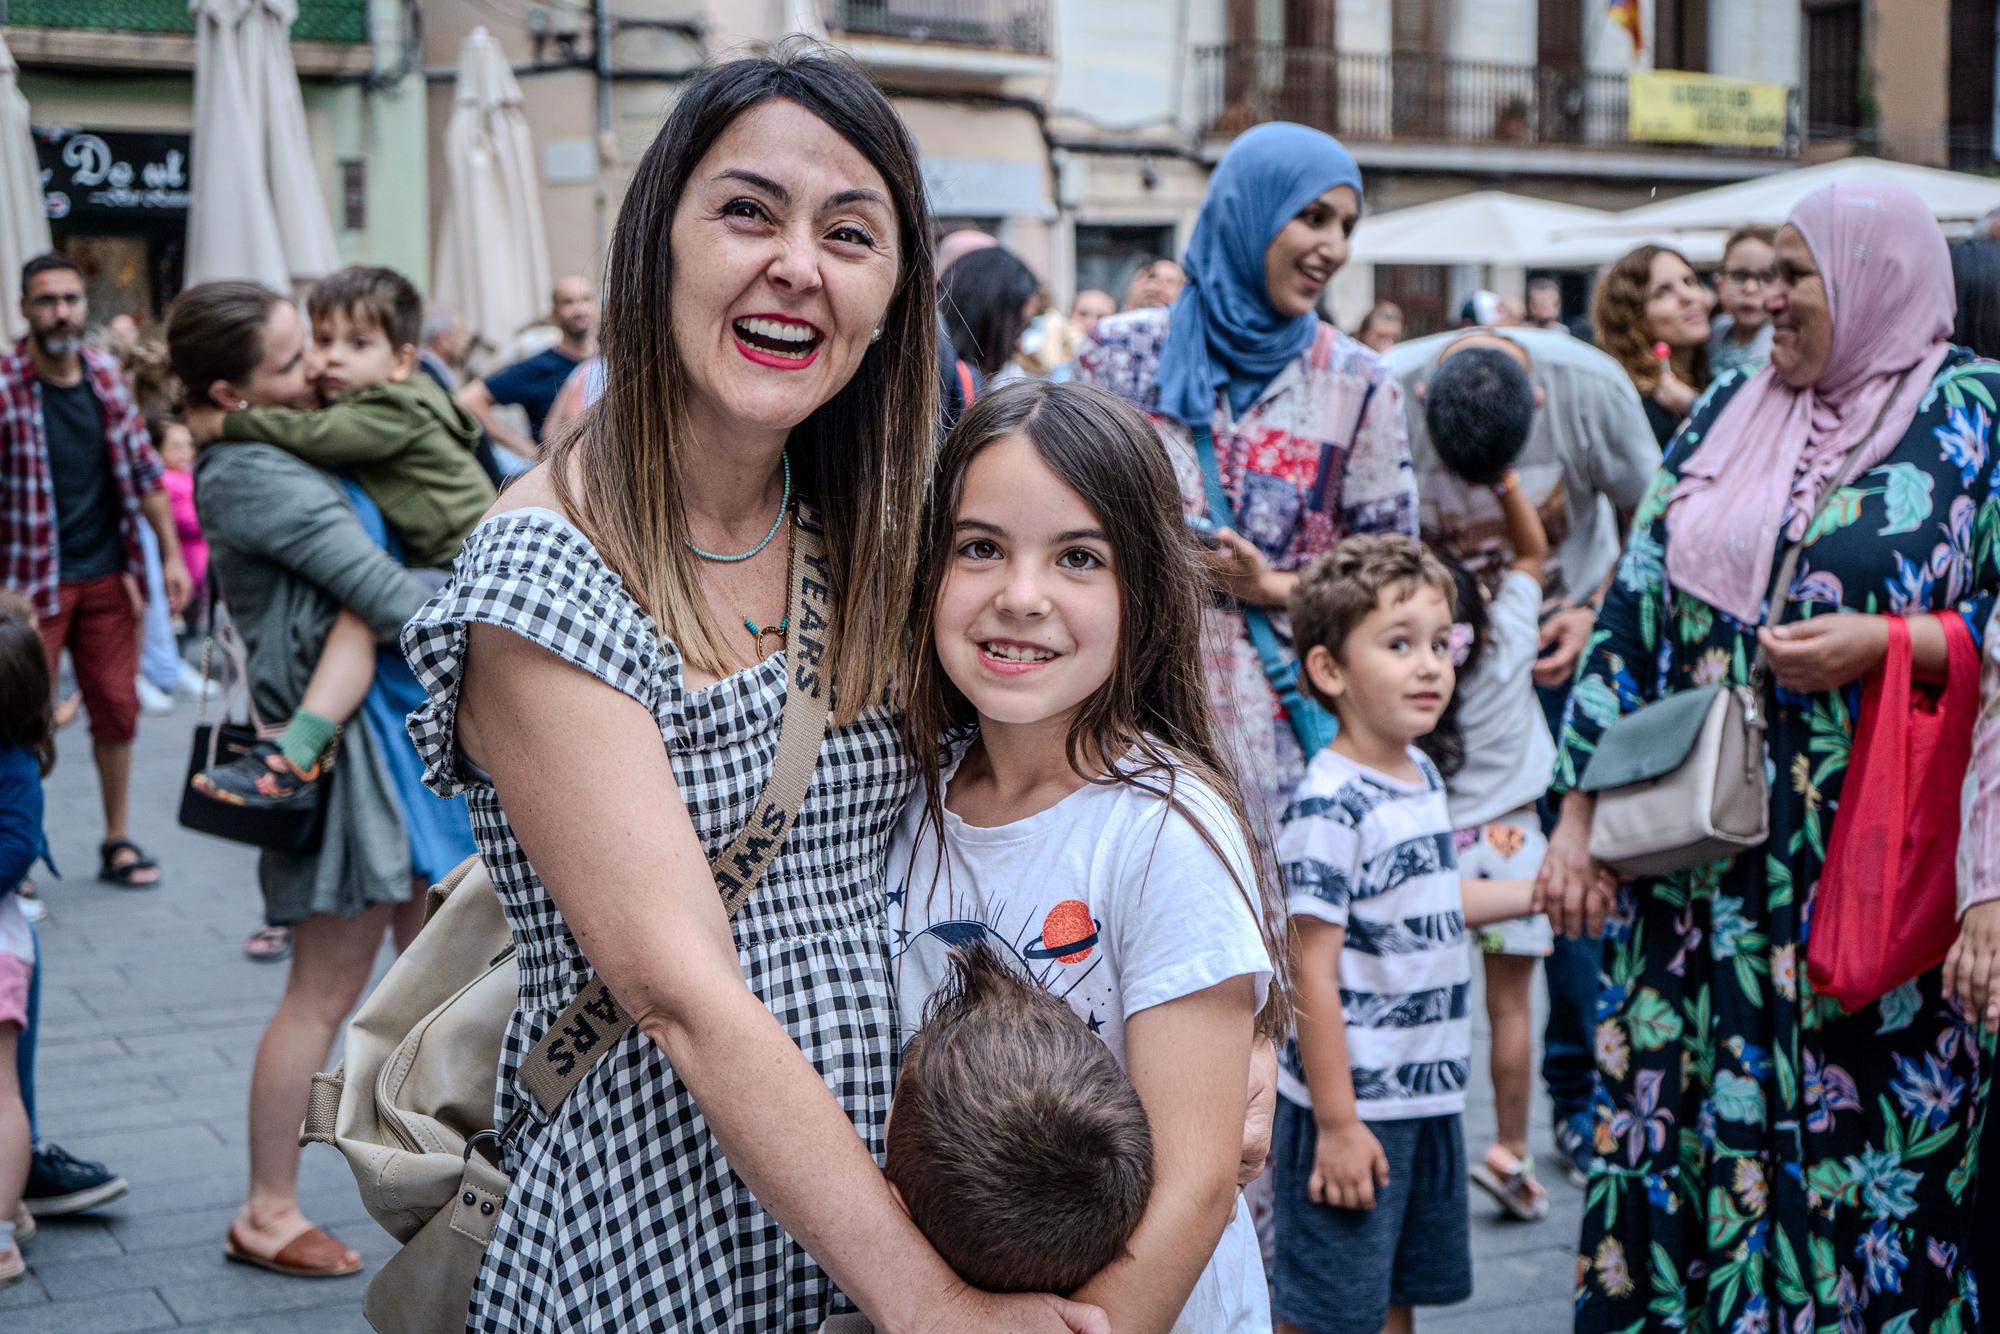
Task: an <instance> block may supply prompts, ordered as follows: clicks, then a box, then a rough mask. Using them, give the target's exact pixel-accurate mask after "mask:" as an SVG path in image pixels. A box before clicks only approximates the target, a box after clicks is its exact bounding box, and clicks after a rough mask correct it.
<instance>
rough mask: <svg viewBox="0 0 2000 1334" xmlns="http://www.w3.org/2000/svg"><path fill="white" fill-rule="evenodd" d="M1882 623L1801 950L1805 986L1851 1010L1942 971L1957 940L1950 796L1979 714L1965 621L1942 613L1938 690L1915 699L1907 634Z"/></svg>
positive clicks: (1898, 625)
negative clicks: (1885, 641)
mask: <svg viewBox="0 0 2000 1334" xmlns="http://www.w3.org/2000/svg"><path fill="white" fill-rule="evenodd" d="M1887 619H1888V623H1889V648H1888V652H1887V653H1886V654H1885V655H1884V656H1883V659H1882V665H1881V667H1880V668H1878V669H1877V670H1876V671H1875V672H1874V673H1873V674H1872V675H1871V676H1870V677H1869V678H1868V684H1867V686H1866V687H1865V688H1864V689H1863V691H1862V695H1861V713H1860V716H1859V717H1858V718H1857V719H1856V720H1855V727H1854V744H1853V748H1852V750H1851V751H1850V752H1849V755H1848V761H1847V776H1846V778H1845V779H1844V780H1843V781H1842V783H1841V789H1840V791H1841V798H1840V808H1839V811H1838V812H1837V813H1836V814H1835V816H1834V820H1833V839H1832V842H1831V843H1830V844H1829V845H1828V847H1827V852H1826V867H1825V869H1824V870H1823V871H1822V872H1821V874H1820V880H1819V888H1818V890H1817V891H1816V892H1815V895H1814V899H1813V910H1812V932H1811V939H1810V942H1809V944H1808V945H1807V948H1806V974H1807V976H1808V977H1809V978H1810V979H1811V980H1812V985H1813V989H1814V990H1815V991H1817V992H1819V993H1820V994H1821V995H1824V996H1831V997H1833V998H1834V999H1835V1000H1836V1001H1839V1002H1840V1005H1841V1008H1843V1009H1845V1010H1849V1011H1852V1010H1857V1009H1859V1008H1861V1007H1862V1006H1864V1005H1869V1004H1873V1003H1874V1002H1875V1001H1877V1000H1880V999H1881V998H1882V997H1883V996H1885V995H1887V994H1888V993H1889V992H1891V991H1893V990H1895V989H1896V988H1897V987H1899V986H1901V985H1902V984H1903V983H1905V982H1907V981H1909V980H1910V979H1911V978H1913V977H1916V976H1917V975H1918V974H1920V973H1923V972H1925V971H1926V970H1928V969H1931V968H1934V967H1936V966H1937V965H1938V964H1940V963H1942V962H1943V961H1944V956H1945V954H1946V953H1947V952H1949V951H1950V949H1951V945H1952V942H1953V941H1954V940H1956V939H1957V938H1958V889H1957V883H1956V874H1957V853H1958V825H1959V791H1960V789H1961V788H1962V787H1963V785H1964V782H1965V770H1966V766H1967V765H1968V764H1970V763H1971V761H1972V725H1973V723H1974V721H1975V720H1976V719H1977V717H1978V714H1979V650H1978V649H1977V648H1976V647H1975V646H1974V645H1973V642H1972V632H1971V631H1970V630H1968V629H1967V628H1966V625H1965V618H1964V617H1963V616H1960V615H1958V614H1956V613H1946V614H1943V615H1940V616H1939V617H1938V623H1939V624H1940V625H1942V626H1943V627H1944V637H1945V647H1946V649H1947V651H1948V658H1947V675H1946V678H1945V688H1944V690H1943V692H1942V694H1933V693H1932V692H1930V691H1928V690H1925V691H1920V692H1918V693H1917V694H1916V695H1915V696H1914V697H1913V696H1912V693H1911V690H1910V627H1909V625H1908V623H1907V622H1905V621H1904V620H1903V618H1902V617H1900V616H1891V617H1888V618H1887Z"/></svg>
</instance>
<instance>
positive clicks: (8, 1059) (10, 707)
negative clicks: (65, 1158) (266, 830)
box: [0, 592, 56, 1288]
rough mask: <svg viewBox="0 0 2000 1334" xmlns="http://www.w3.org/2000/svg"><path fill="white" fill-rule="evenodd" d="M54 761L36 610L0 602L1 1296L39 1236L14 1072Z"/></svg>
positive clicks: (24, 1019) (30, 972) (31, 962)
mask: <svg viewBox="0 0 2000 1334" xmlns="http://www.w3.org/2000/svg"><path fill="white" fill-rule="evenodd" d="M55 758H56V748H55V714H54V709H53V702H52V701H51V699H50V692H49V666H48V660H47V659H46V658H44V657H43V656H42V637H41V634H40V633H39V632H38V631H37V630H36V628H35V608H34V605H33V604H32V603H30V602H29V601H28V600H27V599H26V598H24V597H22V596H21V595H20V594H19V593H11V592H6V593H0V1288H4V1287H6V1286H7V1285H8V1284H10V1283H12V1282H14V1281H15V1280H16V1279H18V1278H20V1277H21V1275H23V1274H25V1273H27V1272H28V1269H27V1263H26V1262H25V1261H24V1260H22V1258H21V1248H20V1243H21V1242H23V1241H26V1240H27V1239H28V1238H29V1237H30V1236H31V1235H33V1233H34V1230H35V1220H34V1219H33V1218H32V1217H30V1216H29V1214H28V1211H27V1210H26V1209H25V1208H23V1207H22V1205H21V1190H22V1188H23V1187H24V1186H25V1185H26V1184H27V1180H28V1157H29V1154H30V1152H31V1151H32V1149H33V1137H32V1136H31V1135H30V1134H29V1131H28V1109H27V1105H26V1104H25V1103H24V1102H23V1101H22V1098H21V1084H20V1075H19V1073H18V1071H17V1070H16V1067H15V1055H16V1053H17V1050H18V1048H19V1046H20V1043H21V1035H22V1031H23V1030H24V1029H25V1028H26V1027H27V1026H28V988H29V985H30V984H31V983H32V982H33V981H34V975H35V934H34V928H33V927H31V926H29V925H28V919H27V918H26V917H25V916H23V915H22V912H21V900H20V896H19V895H18V894H17V893H15V887H16V886H17V885H19V884H20V883H21V878H22V877H23V876H25V875H27V873H28V868H29V867H30V866H32V865H33V864H34V863H35V862H36V861H37V860H43V859H46V858H47V856H48V840H47V838H45V837H44V836H43V834H42V776H43V775H44V774H46V773H47V772H48V771H49V769H50V767H51V766H53V765H54V764H55ZM51 869H53V868H51Z"/></svg>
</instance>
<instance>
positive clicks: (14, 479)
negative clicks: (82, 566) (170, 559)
mask: <svg viewBox="0 0 2000 1334" xmlns="http://www.w3.org/2000/svg"><path fill="white" fill-rule="evenodd" d="M82 356H83V373H84V376H85V378H86V379H88V380H89V381H90V387H91V389H92V391H93V392H95V393H96V395H97V404H98V407H99V409H100V410H101V412H100V415H101V416H102V417H103V419H104V451H105V454H106V456H107V457H108V459H109V460H110V463H111V477H112V480H113V481H115V482H116V483H117V484H118V502H119V505H120V507H121V508H122V509H123V511H124V512H123V515H122V516H121V519H120V524H119V527H120V531H121V532H122V533H123V535H124V538H125V568H126V570H127V571H128V572H130V573H131V574H133V575H135V576H137V577H138V578H139V580H140V581H141V586H142V587H143V586H144V580H145V577H146V557H145V552H144V550H143V549H142V548H141V547H140V545H139V525H140V524H141V523H142V522H144V520H143V518H142V516H141V514H140V512H139V498H140V497H141V496H144V495H149V494H151V493H152V492H154V491H157V490H159V489H160V460H159V456H158V455H156V454H154V453H153V442H152V441H151V440H150V439H149V438H148V437H147V435H146V423H145V422H144V421H143V420H142V419H141V418H140V416H139V409H138V408H136V407H135V406H133V403H132V396H131V395H130V394H129V393H127V392H126V391H125V381H124V380H123V379H121V378H120V377H119V374H118V363H117V362H115V361H112V360H111V359H110V358H109V357H105V356H103V355H101V354H99V353H97V352H95V351H93V350H91V349H89V348H85V349H84V350H83V353H82ZM59 564H60V562H59V557H58V553H57V551H56V493H55V486H54V484H53V481H52V479H51V477H50V473H49V446H48V439H47V437H46V436H45V435H44V434H43V429H42V382H41V380H40V379H39V378H38V377H37V376H36V375H35V364H34V362H32V361H30V360H29V359H28V344H27V340H26V339H23V340H22V341H21V342H19V343H16V344H15V345H14V351H13V353H12V354H11V355H9V356H4V357H0V585H4V586H5V587H7V588H11V589H13V590H15V591H16V592H20V593H25V594H27V595H28V596H29V597H30V598H32V599H34V603H35V608H36V610H37V611H39V612H40V613H41V614H42V615H44V616H53V615H55V614H56V611H57V609H58V606H59V603H58V601H57V597H56V584H57V582H58V581H59V580H60V579H61V577H62V575H61V573H60V569H59Z"/></svg>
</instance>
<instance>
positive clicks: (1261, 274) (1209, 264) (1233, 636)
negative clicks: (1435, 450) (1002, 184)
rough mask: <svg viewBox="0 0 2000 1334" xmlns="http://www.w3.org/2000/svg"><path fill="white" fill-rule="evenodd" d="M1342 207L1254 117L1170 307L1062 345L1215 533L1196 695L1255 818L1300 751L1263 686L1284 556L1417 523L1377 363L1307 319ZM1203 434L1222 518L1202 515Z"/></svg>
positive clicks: (1281, 635)
mask: <svg viewBox="0 0 2000 1334" xmlns="http://www.w3.org/2000/svg"><path fill="white" fill-rule="evenodd" d="M1360 214H1361V172H1360V169H1359V168H1357V167H1356V166H1355V164H1354V159H1353V157H1352V156H1351V155H1350V154H1349V153H1348V151H1347V150H1346V149H1345V148H1343V147H1341V145H1340V144H1339V143H1338V142H1336V141H1335V140H1333V139H1331V138H1329V137H1328V136H1326V135H1324V134H1322V133H1320V132H1319V131H1318V130H1312V129H1307V128H1306V127H1305V126H1303V125H1291V124H1286V123H1283V122H1275V123H1271V124H1265V125H1259V126H1257V127H1255V128H1254V129H1251V130H1249V131H1248V132H1246V133H1244V134H1242V135H1240V136H1238V137H1237V139H1236V141H1235V142H1234V143H1233V144H1231V145H1230V147H1229V151H1228V152H1227V153H1226V154H1224V155H1223V158H1222V161H1221V163H1220V164H1219V165H1218V166H1217V167H1216V169H1215V175H1214V177H1213V178H1212V179H1211V180H1210V182H1209V187H1208V194H1207V196H1206V198H1204V199H1203V201H1202V206H1201V213H1200V215H1199V216H1198V217H1197V218H1196V219H1195V226H1194V234H1193V237H1192V238H1191V239H1190V241H1189V243H1188V251H1187V256H1186V261H1185V267H1186V269H1187V286H1186V287H1185V288H1183V289H1182V291H1181V294H1180V297H1179V299H1177V300H1176V301H1175V302H1174V305H1173V307H1172V308H1171V309H1158V308H1155V309H1149V310H1135V311H1130V312H1127V313H1126V314H1123V315H1116V316H1112V317H1111V318H1109V319H1105V320H1102V321H1100V322H1099V323H1098V326H1097V332H1096V334H1095V336H1094V338H1092V339H1088V340H1086V341H1085V343H1084V345H1083V349H1082V351H1081V352H1079V353H1078V354H1077V378H1078V379H1079V380H1081V381H1083V382H1085V383H1087V384H1095V385H1099V386H1101V387H1103V388H1106V389H1109V390H1111V391H1112V392H1114V393H1116V394H1118V395H1119V396H1120V397H1122V398H1124V399H1126V400H1127V401H1129V402H1131V403H1133V404H1135V405H1136V406H1138V407H1139V408H1141V409H1143V410H1144V411H1146V412H1147V413H1148V414H1149V415H1150V416H1151V417H1152V419H1153V422H1154V425H1155V426H1156V427H1157V428H1158V430H1159V433H1160V437H1161V439H1162V440H1163V441H1164V442H1165V445H1166V449H1167V454H1168V457H1169V458H1170V459H1172V460H1173V464H1174V471H1175V474H1176V476H1177V478H1178V480H1179V483H1180V491H1181V500H1182V504H1183V505H1184V506H1185V508H1186V511H1187V513H1188V514H1189V515H1191V516H1195V517H1200V516H1202V515H1207V518H1208V520H1209V521H1210V522H1212V523H1213V524H1214V525H1215V527H1217V528H1220V529H1223V530H1225V531H1222V532H1220V533H1217V534H1216V535H1215V540H1216V542H1217V547H1216V551H1215V554H1214V556H1213V562H1214V565H1215V567H1216V569H1217V572H1218V573H1219V574H1220V575H1221V576H1222V578H1223V580H1224V582H1225V583H1226V585H1227V587H1228V589H1229V591H1230V592H1231V593H1233V594H1234V595H1235V596H1236V598H1237V599H1238V601H1239V603H1240V606H1239V607H1231V608H1227V609H1220V610H1214V611H1211V612H1210V613H1209V614H1208V618H1207V619H1208V625H1207V631H1206V634H1205V644H1206V649H1207V674H1208V691H1209V699H1210V702H1211V704H1212V705H1213V706H1214V708H1215V710H1216V719H1217V722H1218V724H1219V726H1220V727H1221V729H1222V734H1223V737H1224V739H1225V741H1226V743H1227V744H1228V746H1229V748H1230V751H1231V754H1232V757H1233V758H1234V759H1235V760H1236V761H1237V763H1238V765H1239V767H1240V771H1241V772H1242V773H1243V774H1245V775H1246V776H1248V781H1249V782H1250V784H1251V790H1249V791H1248V792H1247V793H1246V795H1247V796H1248V797H1249V798H1250V800H1251V804H1252V807H1253V815H1254V816H1255V818H1256V819H1257V820H1259V821H1260V822H1263V821H1267V820H1270V819H1274V818H1275V817H1276V815H1277V813H1278V811H1279V810H1280V809H1281V808H1282V807H1283V805H1284V803H1285V801H1286V800H1287V799H1288V798H1289V797H1290V796H1291V791H1292V787H1293V785H1294V784H1296V783H1297V782H1298V780H1299V776H1300V774H1301V773H1302V772H1303V771H1304V768H1305V762H1306V758H1307V757H1306V754H1305V747H1304V746H1302V745H1301V743H1300V741H1299V739H1298V737H1299V735H1302V734H1300V733H1296V732H1295V728H1297V727H1299V726H1301V723H1300V720H1296V719H1293V720H1290V725H1288V720H1287V717H1286V715H1285V712H1284V710H1283V708H1282V706H1281V705H1280V702H1279V696H1278V695H1277V693H1276V692H1275V691H1274V690H1273V688H1272V685H1271V682H1270V676H1271V674H1272V673H1273V672H1283V671H1284V670H1286V669H1287V668H1288V667H1290V666H1291V664H1292V661H1293V654H1292V651H1291V648H1290V628H1289V623H1288V621H1287V619H1286V616H1285V605H1286V600H1287V599H1288V598H1289V597H1290V596H1291V590H1292V587H1293V585H1294V584H1295V583H1296V582H1297V579H1298V575H1297V571H1298V570H1299V568H1300V567H1301V566H1303V565H1305V564H1306V563H1307V562H1308V561H1310V560H1311V559H1312V558H1313V557H1315V556H1317V555H1319V554H1320V553H1322V552H1324V551H1326V550H1328V549H1329V548H1331V547H1332V546H1333V545H1334V544H1335V543H1336V542H1338V541H1340V540H1341V538H1343V537H1345V536H1347V535H1348V534H1350V533H1368V532H1398V533H1407V534H1409V535H1410V536H1412V537H1414V536H1416V532H1417V497H1416V489H1415V485H1414V482H1413V480H1412V473H1411V471H1410V450H1409V440H1408V435H1407V431H1406V429H1405V426H1404V423H1403V404H1402V391H1401V389H1400V388H1399V387H1398V385H1397V382H1396V377H1395V376H1394V375H1392V374H1391V373H1390V372H1389V371H1388V370H1387V368H1385V367H1384V366H1383V364H1382V363H1381V362H1380V361H1379V360H1377V359H1376V356H1375V354H1374V353H1373V352H1371V351H1369V350H1368V349H1367V348H1365V347H1363V346H1362V345H1361V344H1360V343H1357V342H1355V341H1354V340H1353V339H1352V338H1350V337H1348V336H1347V335H1346V334H1344V333H1342V332H1341V331H1340V330H1338V329H1336V328H1334V327H1333V326H1332V325H1331V324H1326V323H1324V322H1322V321H1321V320H1319V319H1318V318H1317V317H1316V316H1315V314H1314V311H1315V310H1316V308H1317V307H1318V305H1319V302H1320V298H1321V296H1322V295H1323V294H1324V293H1325V291H1326V286H1327V284H1328V283H1329V282H1331V281H1332V279H1333V275H1334V273H1335V271H1337V270H1338V269H1339V268H1340V266H1341V265H1342V264H1344V263H1345V262H1346V260H1347V238H1348V234H1349V233H1350V232H1352V231H1353V229H1354V224H1355V222H1356V221H1357V219H1358V218H1359V217H1360ZM1203 436H1206V437H1208V438H1209V439H1210V440H1212V444H1213V460H1214V466H1215V467H1216V468H1217V469H1218V470H1219V474H1220V475H1219V478H1218V480H1219V482H1220V485H1221V489H1222V491H1223V493H1224V494H1225V496H1226V497H1227V499H1228V502H1229V508H1230V510H1231V511H1232V513H1230V514H1213V513H1209V512H1208V511H1209V505H1208V502H1207V499H1206V496H1207V488H1206V486H1205V484H1204V479H1203V472H1204V464H1203V462H1202V460H1201V457H1200V456H1201V450H1200V448H1199V445H1200V443H1201V437H1203ZM1246 610H1247V611H1248V612H1249V614H1250V615H1251V616H1262V617H1263V618H1265V619H1266V620H1267V621H1268V623H1269V625H1270V630H1271V635H1270V636H1269V638H1268V639H1266V638H1265V636H1263V635H1262V633H1261V631H1259V632H1258V633H1257V634H1256V636H1255V637H1253V630H1252V626H1251V624H1250V622H1249V621H1248V620H1246V615H1245V612H1246ZM1260 639H1264V640H1265V643H1266V644H1267V645H1268V651H1266V649H1264V648H1260V646H1259V642H1258V641H1259V640H1260ZM1267 657H1269V658H1270V659H1271V661H1268V662H1267V661H1266V660H1265V659H1266V658H1267ZM1304 726H1306V727H1307V728H1308V731H1307V732H1306V733H1303V735H1310V724H1304Z"/></svg>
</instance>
